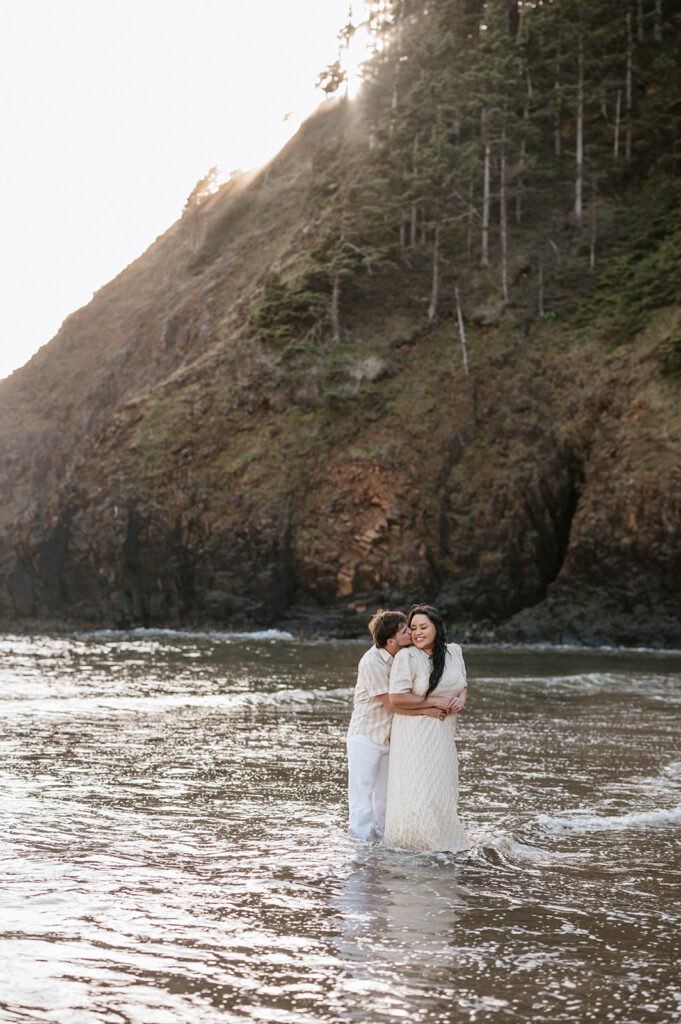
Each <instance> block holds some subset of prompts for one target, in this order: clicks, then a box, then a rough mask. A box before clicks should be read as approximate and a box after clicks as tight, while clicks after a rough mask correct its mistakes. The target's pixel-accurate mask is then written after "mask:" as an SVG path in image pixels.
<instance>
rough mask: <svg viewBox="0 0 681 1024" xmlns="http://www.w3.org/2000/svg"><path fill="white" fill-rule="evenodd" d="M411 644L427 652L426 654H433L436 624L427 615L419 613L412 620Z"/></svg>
mask: <svg viewBox="0 0 681 1024" xmlns="http://www.w3.org/2000/svg"><path fill="white" fill-rule="evenodd" d="M410 625H411V642H412V643H413V645H414V647H418V649H419V650H420V651H425V653H426V654H432V653H433V646H434V644H435V634H436V632H437V630H436V629H435V624H434V623H433V622H431V620H430V619H429V618H428V616H427V615H423V614H421V612H419V613H418V614H416V615H415V616H414V618H413V619H412V620H411V623H410Z"/></svg>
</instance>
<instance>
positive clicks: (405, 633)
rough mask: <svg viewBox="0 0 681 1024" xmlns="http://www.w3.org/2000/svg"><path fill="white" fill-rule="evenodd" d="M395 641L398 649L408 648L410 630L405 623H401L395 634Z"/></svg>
mask: <svg viewBox="0 0 681 1024" xmlns="http://www.w3.org/2000/svg"><path fill="white" fill-rule="evenodd" d="M395 640H397V643H398V644H399V646H400V647H409V646H410V644H411V630H410V628H409V626H408V625H407V623H406V622H403V623H402V625H401V626H400V628H399V629H398V630H397V632H396V633H395Z"/></svg>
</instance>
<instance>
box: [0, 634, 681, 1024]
mask: <svg viewBox="0 0 681 1024" xmlns="http://www.w3.org/2000/svg"><path fill="white" fill-rule="evenodd" d="M365 647H366V645H362V644H358V643H350V642H348V643H345V642H344V643H324V642H309V641H302V640H296V639H293V638H289V637H287V636H286V635H285V634H277V633H264V634H259V635H258V634H255V635H250V636H238V635H226V634H225V635H220V634H189V633H186V634H182V633H172V632H158V633H154V632H146V631H136V632H133V633H106V632H103V633H98V634H80V635H70V636H58V637H55V636H39V635H36V636H4V637H0V653H1V656H2V660H1V662H0V665H1V667H0V708H1V709H2V726H1V727H0V730H1V732H0V751H1V754H2V756H1V758H0V773H1V774H2V786H1V787H0V836H1V838H0V867H1V870H2V880H3V884H2V892H1V895H0V1021H1V1022H2V1024H29V1022H30V1024H33V1022H50V1024H92V1022H124V1024H221V1022H232V1021H247V1022H253V1021H278V1022H287V1024H288V1022H290V1024H307V1022H310V1024H312V1022H322V1021H324V1022H345V1021H358V1022H371V1024H374V1022H391V1021H412V1022H433V1024H435V1022H443V1024H444V1022H450V1021H451V1022H459V1021H461V1022H468V1021H471V1022H473V1021H475V1022H492V1021H494V1022H510V1021H523V1022H524V1021H546V1022H550V1024H561V1022H571V1024H572V1022H609V1021H617V1022H620V1021H621V1022H631V1024H644V1022H648V1021H650V1022H651V1024H652V1022H655V1024H663V1022H670V1021H681V979H680V976H679V969H678V955H679V938H678V936H679V933H680V931H681V905H680V904H681V900H680V898H679V897H680V895H681V892H680V889H681V887H680V886H679V868H680V867H681V855H680V847H679V838H680V836H681V746H680V744H679V735H680V729H679V723H680V714H679V712H680V710H681V654H678V653H664V652H645V651H638V652H637V651H626V652H625V651H614V650H613V651H585V650H561V649H546V650H541V649H518V648H501V647H496V648H493V647H488V648H468V649H465V650H464V654H465V657H466V663H467V666H468V674H469V682H470V698H469V702H468V705H467V708H466V712H465V713H464V715H462V721H461V727H460V737H459V742H458V747H459V756H460V781H461V794H460V807H459V810H460V815H461V818H462V820H463V822H464V824H465V827H466V829H467V831H468V833H469V835H470V838H471V842H472V846H471V849H470V850H469V851H468V852H466V853H464V854H460V855H457V856H451V855H444V854H412V853H405V852H400V851H395V850H387V849H385V848H383V847H381V846H380V845H376V844H363V843H360V842H357V841H354V840H353V839H351V838H350V837H349V836H348V835H347V831H346V828H347V817H346V802H345V782H346V776H345V750H344V737H345V730H346V728H347V722H348V719H349V715H350V707H351V699H352V687H353V685H354V678H355V669H356V664H357V661H358V660H359V657H360V656H361V654H362V653H363V651H364V649H365Z"/></svg>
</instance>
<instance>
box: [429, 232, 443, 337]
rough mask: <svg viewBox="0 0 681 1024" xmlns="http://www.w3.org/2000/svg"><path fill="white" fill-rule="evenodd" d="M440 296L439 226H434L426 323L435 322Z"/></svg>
mask: <svg viewBox="0 0 681 1024" xmlns="http://www.w3.org/2000/svg"><path fill="white" fill-rule="evenodd" d="M439 296H440V224H439V223H437V224H436V225H435V239H434V241H433V284H432V288H431V291H430V305H429V306H428V323H429V324H432V323H434V322H435V318H436V316H437V302H438V298H439Z"/></svg>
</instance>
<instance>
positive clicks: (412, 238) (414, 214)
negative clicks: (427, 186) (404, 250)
mask: <svg viewBox="0 0 681 1024" xmlns="http://www.w3.org/2000/svg"><path fill="white" fill-rule="evenodd" d="M418 151H419V137H418V135H415V136H414V156H413V159H412V170H413V173H414V177H415V178H416V177H418V173H419V169H418V164H417V163H416V155H417V153H418ZM417 229H418V209H417V208H416V206H412V208H411V231H410V235H409V244H410V245H411V246H412V248H413V247H414V246H415V245H416V232H417Z"/></svg>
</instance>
